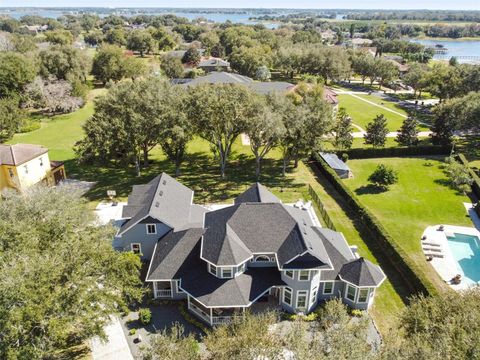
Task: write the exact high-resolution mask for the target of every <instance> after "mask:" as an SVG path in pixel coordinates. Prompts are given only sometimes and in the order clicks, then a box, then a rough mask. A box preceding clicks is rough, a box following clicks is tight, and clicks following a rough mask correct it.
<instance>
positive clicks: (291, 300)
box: [282, 286, 293, 307]
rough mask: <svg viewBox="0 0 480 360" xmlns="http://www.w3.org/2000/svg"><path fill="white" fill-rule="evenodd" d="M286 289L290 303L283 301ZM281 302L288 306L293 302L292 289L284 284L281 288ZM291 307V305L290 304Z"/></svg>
mask: <svg viewBox="0 0 480 360" xmlns="http://www.w3.org/2000/svg"><path fill="white" fill-rule="evenodd" d="M287 290H288V291H290V304H289V303H288V302H286V301H285V293H286V292H287ZM282 303H284V304H287V305H288V306H292V303H293V289H292V288H290V287H288V286H285V287H284V288H283V291H282ZM292 307H293V306H292Z"/></svg>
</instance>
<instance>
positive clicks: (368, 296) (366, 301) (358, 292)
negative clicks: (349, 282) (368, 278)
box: [356, 288, 371, 304]
mask: <svg viewBox="0 0 480 360" xmlns="http://www.w3.org/2000/svg"><path fill="white" fill-rule="evenodd" d="M370 289H371V288H361V289H358V291H357V301H356V302H357V303H359V304H367V303H368V299H369V298H370V293H371V290H370ZM362 290H367V296H366V297H365V301H360V292H361V291H362Z"/></svg>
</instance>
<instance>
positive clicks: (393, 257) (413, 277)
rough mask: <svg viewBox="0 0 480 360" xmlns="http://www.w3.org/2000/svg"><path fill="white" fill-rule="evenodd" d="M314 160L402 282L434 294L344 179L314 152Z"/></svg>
mask: <svg viewBox="0 0 480 360" xmlns="http://www.w3.org/2000/svg"><path fill="white" fill-rule="evenodd" d="M314 160H315V162H316V164H317V165H318V169H319V170H320V171H321V173H322V174H323V175H325V177H326V178H327V180H328V181H329V182H330V183H331V184H332V185H333V187H334V188H335V189H336V190H337V191H338V192H339V194H340V195H341V196H342V197H343V198H344V199H345V201H346V202H347V204H348V205H349V206H350V207H351V208H352V210H353V211H354V212H355V214H356V215H357V216H358V219H359V220H360V221H361V222H362V223H363V225H364V226H365V227H366V228H367V229H369V231H370V233H371V235H372V240H373V241H375V242H376V243H377V244H378V245H379V248H380V249H382V250H383V253H384V255H385V257H386V259H387V260H388V261H389V262H390V264H391V265H392V267H393V268H394V269H395V270H396V271H397V272H398V273H399V274H400V275H401V277H402V278H403V279H404V281H405V283H406V284H407V285H408V286H409V287H410V290H411V291H412V292H414V293H423V294H425V295H435V294H437V293H438V292H437V289H436V288H435V286H434V285H433V284H432V283H431V281H430V280H429V279H428V278H427V277H426V276H425V275H424V274H423V272H421V271H419V269H418V268H417V265H416V264H415V263H413V262H412V260H411V259H410V257H409V256H408V254H407V253H406V252H405V251H404V250H403V249H401V248H400V247H399V246H398V245H397V243H396V242H395V241H394V240H393V238H392V237H391V236H390V234H389V233H388V232H387V230H386V229H385V228H384V227H383V225H382V224H381V223H380V222H379V221H378V219H377V218H376V217H375V215H373V214H372V213H371V212H370V211H369V210H368V209H367V208H365V207H364V206H363V205H362V204H361V203H360V201H359V199H358V197H357V196H356V195H355V194H354V193H353V192H352V191H351V190H350V189H349V188H347V187H346V186H345V185H344V183H343V181H342V180H341V179H340V178H339V177H338V175H337V174H336V173H335V172H334V171H333V170H332V169H331V168H330V167H329V166H328V165H327V163H326V162H325V161H324V160H323V159H322V158H321V157H320V156H318V155H314ZM419 241H420V239H419Z"/></svg>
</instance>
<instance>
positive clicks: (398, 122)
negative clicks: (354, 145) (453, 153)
mask: <svg viewBox="0 0 480 360" xmlns="http://www.w3.org/2000/svg"><path fill="white" fill-rule="evenodd" d="M357 96H359V97H361V98H364V99H366V100H368V101H371V102H373V103H376V104H378V105H382V103H383V105H382V106H385V107H386V108H389V109H391V110H394V111H396V112H398V113H402V114H404V115H406V112H405V111H404V110H403V109H401V108H400V107H398V105H397V104H395V103H394V102H391V101H388V100H383V99H380V98H379V97H376V96H373V95H357ZM338 100H339V102H340V107H344V108H345V109H346V110H347V113H348V114H349V115H350V116H351V117H352V120H353V123H354V124H356V125H358V126H360V127H361V128H363V129H366V127H367V124H368V123H369V122H371V121H372V120H373V119H374V118H375V116H377V115H380V114H383V115H385V117H386V118H387V121H388V124H387V127H388V130H390V131H397V130H398V129H400V127H401V126H402V123H403V121H404V120H405V118H404V117H402V116H400V115H398V114H395V113H392V112H390V111H388V110H385V109H382V108H380V107H378V106H375V105H372V104H369V103H367V102H365V101H362V100H360V99H358V98H355V97H354V96H352V95H350V94H339V95H338ZM420 129H422V130H426V129H427V128H426V127H425V126H421V127H420Z"/></svg>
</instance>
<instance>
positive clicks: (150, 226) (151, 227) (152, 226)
mask: <svg viewBox="0 0 480 360" xmlns="http://www.w3.org/2000/svg"><path fill="white" fill-rule="evenodd" d="M156 233H157V226H156V225H155V224H147V234H156Z"/></svg>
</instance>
